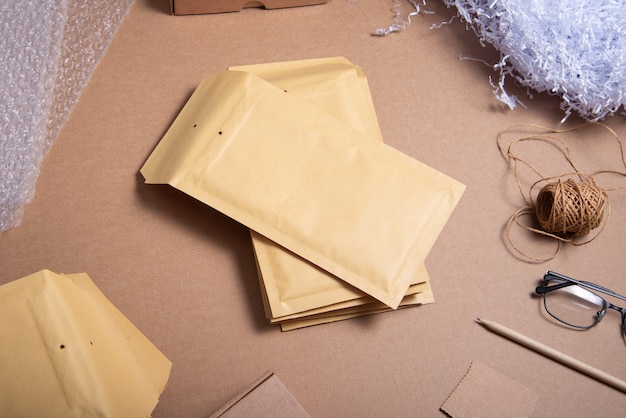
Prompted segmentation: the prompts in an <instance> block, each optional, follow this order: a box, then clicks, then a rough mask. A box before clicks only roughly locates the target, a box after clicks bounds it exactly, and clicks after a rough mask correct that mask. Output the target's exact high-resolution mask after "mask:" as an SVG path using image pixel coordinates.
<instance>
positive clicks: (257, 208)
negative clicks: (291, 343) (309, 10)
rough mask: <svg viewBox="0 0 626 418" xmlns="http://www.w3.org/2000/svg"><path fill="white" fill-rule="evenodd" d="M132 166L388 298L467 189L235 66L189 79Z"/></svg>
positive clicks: (393, 300)
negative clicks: (158, 133)
mask: <svg viewBox="0 0 626 418" xmlns="http://www.w3.org/2000/svg"><path fill="white" fill-rule="evenodd" d="M141 173H142V175H143V176H144V178H145V180H146V182H147V183H164V184H170V185H172V186H173V187H175V188H177V189H179V190H181V191H183V192H185V193H187V194H189V195H190V196H193V197H195V198H196V199H198V200H200V201H202V202H204V203H206V204H207V205H209V206H211V207H213V208H215V209H217V210H219V211H221V212H223V213H225V214H226V215H228V216H230V217H232V218H233V219H235V220H237V221H238V222H241V223H242V224H244V225H246V226H248V227H249V228H250V229H252V230H254V231H256V232H258V233H260V234H262V235H264V236H266V237H267V238H269V239H271V240H272V241H274V242H276V243H278V244H279V245H281V246H283V247H285V248H287V249H288V250H290V251H292V252H294V253H296V254H298V255H299V256H301V257H303V258H304V259H306V260H308V261H310V262H312V263H313V264H316V265H317V266H319V267H321V268H322V269H324V270H326V271H328V272H330V273H331V274H334V275H335V276H337V277H339V278H340V279H342V280H344V281H346V282H347V283H349V284H350V285H352V286H354V287H356V288H358V289H360V290H362V291H363V292H365V293H367V294H369V295H371V296H372V297H374V298H376V299H378V300H379V301H381V302H383V303H385V304H386V305H388V306H390V307H392V308H397V306H398V305H399V303H400V301H401V299H402V298H403V297H404V295H405V293H406V290H407V289H408V287H409V284H410V282H411V280H412V278H413V277H414V276H415V274H416V271H417V270H418V269H419V268H420V266H421V264H423V262H424V260H425V258H426V255H427V254H428V252H429V250H430V248H431V247H432V245H433V244H434V242H435V240H436V238H437V236H438V235H439V233H440V231H441V229H442V228H443V227H444V225H445V223H446V222H447V220H448V218H449V216H450V215H451V213H452V211H453V209H454V207H455V206H456V204H457V203H458V200H459V199H460V197H461V195H462V193H463V191H464V188H465V187H464V186H463V185H462V184H461V183H459V182H457V181H456V180H454V179H452V178H450V177H448V176H446V175H444V174H443V173H441V172H438V171H436V170H434V169H432V168H431V167H428V166H427V165H425V164H422V163H420V162H418V161H416V160H414V159H412V158H410V157H408V156H406V155H404V154H402V153H400V152H398V151H397V150H394V149H393V148H391V147H389V146H387V145H385V144H382V143H379V142H377V141H374V140H371V139H370V138H367V136H366V134H364V133H363V132H361V131H359V130H356V129H354V128H353V127H351V126H350V125H347V124H344V123H341V122H340V121H338V120H337V119H335V118H333V117H331V116H329V115H327V114H325V113H324V112H322V111H319V110H317V109H316V108H315V107H312V106H309V105H307V104H306V103H305V102H303V101H301V100H299V99H298V98H296V97H293V96H291V95H289V94H288V93H286V92H285V91H283V90H281V89H279V88H278V87H276V86H274V85H272V84H270V83H268V82H267V81H265V80H263V79H261V78H259V77H257V76H255V75H252V74H250V73H248V72H239V71H222V72H219V73H217V74H215V75H213V76H211V77H208V78H207V79H205V80H204V81H203V82H202V83H201V84H200V85H199V86H198V88H197V89H196V91H195V92H194V94H193V95H192V97H191V98H190V99H189V101H188V102H187V104H186V105H185V106H184V108H183V109H182V111H181V112H180V114H179V115H178V117H177V118H176V120H175V121H174V123H173V124H172V126H171V127H170V129H169V130H168V131H167V133H166V134H165V136H164V137H163V138H162V140H161V141H160V143H159V144H158V145H157V147H156V148H155V150H154V151H153V153H152V154H151V155H150V157H149V158H148V160H147V161H146V163H145V164H144V166H143V167H142V169H141Z"/></svg>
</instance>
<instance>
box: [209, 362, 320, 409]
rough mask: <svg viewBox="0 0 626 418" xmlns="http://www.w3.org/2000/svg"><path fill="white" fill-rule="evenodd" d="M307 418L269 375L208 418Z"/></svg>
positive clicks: (292, 397) (276, 378) (279, 384)
mask: <svg viewBox="0 0 626 418" xmlns="http://www.w3.org/2000/svg"><path fill="white" fill-rule="evenodd" d="M248 417H255V418H265V417H267V418H281V417H284V418H310V417H311V416H310V415H309V414H308V413H307V412H306V411H305V410H304V408H303V407H302V405H300V403H299V402H298V401H297V400H296V398H294V396H293V395H292V394H291V392H289V390H288V389H287V388H286V387H285V385H284V384H283V383H282V382H281V380H280V379H279V378H278V376H276V375H275V374H274V373H272V372H268V373H266V374H264V375H263V376H262V377H261V378H260V379H259V380H257V381H256V382H254V384H252V385H251V386H250V387H248V388H246V389H245V390H244V391H242V392H241V393H239V394H238V395H237V396H235V397H234V398H233V399H231V400H230V401H229V402H227V403H226V404H225V405H224V406H222V407H221V408H220V409H219V410H218V411H215V412H214V413H213V414H212V415H211V416H210V418H248Z"/></svg>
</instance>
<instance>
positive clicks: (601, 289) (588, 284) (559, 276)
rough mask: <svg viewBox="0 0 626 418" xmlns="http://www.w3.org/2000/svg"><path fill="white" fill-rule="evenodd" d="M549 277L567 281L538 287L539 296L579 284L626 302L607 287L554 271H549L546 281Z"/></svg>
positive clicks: (625, 299)
mask: <svg viewBox="0 0 626 418" xmlns="http://www.w3.org/2000/svg"><path fill="white" fill-rule="evenodd" d="M547 277H552V278H555V279H562V280H566V281H565V282H563V283H559V284H555V285H552V286H537V288H536V289H535V292H536V293H537V294H540V295H542V294H545V293H548V292H551V291H553V290H558V289H562V288H564V287H567V286H571V285H574V284H577V285H579V286H583V287H587V288H589V289H593V290H596V291H598V292H601V293H604V294H606V295H610V296H613V297H615V298H617V299H620V300H623V301H626V297H625V296H622V295H620V294H618V293H615V292H614V291H612V290H610V289H607V288H606V287H602V286H600V285H597V284H595V283H591V282H585V281H582V280H574V279H572V278H571V277H567V276H565V275H563V274H560V273H556V272H554V271H548V272H547V273H546V274H545V275H544V279H545V278H547Z"/></svg>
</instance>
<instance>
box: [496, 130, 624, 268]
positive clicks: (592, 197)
mask: <svg viewBox="0 0 626 418" xmlns="http://www.w3.org/2000/svg"><path fill="white" fill-rule="evenodd" d="M592 125H598V126H600V127H602V128H604V129H606V130H608V131H609V132H610V133H611V134H612V136H613V137H614V138H615V139H616V140H617V142H618V144H619V147H620V152H621V157H622V165H623V167H624V168H626V159H625V155H624V147H623V144H622V142H621V140H620V139H619V137H618V136H617V134H616V133H615V132H614V131H613V130H612V129H611V128H609V127H608V126H606V125H604V124H601V123H598V122H595V123H588V124H584V125H579V126H577V127H575V128H572V129H568V130H552V129H549V128H545V127H541V126H537V125H518V126H513V127H510V128H508V129H506V130H504V131H502V132H501V133H500V134H499V135H498V146H499V148H500V151H501V152H502V153H503V154H504V155H505V156H506V158H508V159H509V160H511V161H513V162H514V168H515V176H516V179H517V185H518V188H519V190H520V193H521V194H522V197H523V198H524V200H525V201H526V203H527V206H525V207H522V208H521V209H519V210H518V211H517V212H515V213H514V214H513V215H512V216H511V218H510V219H509V222H508V223H507V226H506V236H507V238H508V241H509V244H510V245H511V247H512V248H513V249H514V250H515V251H516V252H517V253H518V254H520V255H522V256H523V257H524V258H525V259H526V260H529V261H533V262H545V261H549V260H552V259H553V258H554V257H556V255H557V254H558V252H559V251H560V248H561V244H562V243H570V244H572V245H575V246H580V245H584V244H588V243H589V242H591V241H593V240H594V239H596V237H597V236H598V235H599V234H600V233H601V232H602V230H603V229H604V227H605V226H606V222H607V221H608V218H609V215H610V203H609V196H608V193H607V192H608V191H610V190H615V189H603V188H602V187H600V186H598V184H597V183H596V179H595V177H594V176H595V175H597V174H600V173H613V174H619V175H622V176H626V171H616V170H600V171H597V172H595V173H594V174H585V173H582V172H581V171H580V170H579V169H578V168H577V166H576V164H575V163H574V160H573V158H572V156H571V153H570V150H569V147H568V146H567V144H566V143H565V142H564V141H562V140H561V139H559V138H557V137H554V136H550V135H547V134H546V133H548V134H560V133H566V132H570V131H573V130H576V129H579V128H581V127H583V126H592ZM519 126H524V127H533V128H537V129H540V130H542V131H544V133H541V134H536V135H531V136H528V137H524V138H520V139H517V140H515V141H513V142H512V143H511V144H510V145H509V146H508V148H505V147H504V145H503V134H504V133H506V132H508V131H510V130H512V129H514V128H517V127H519ZM530 140H535V141H545V142H548V143H551V144H552V145H556V146H557V147H558V148H560V149H561V151H562V153H563V155H564V156H565V159H566V161H567V163H568V164H569V165H570V166H571V167H572V168H573V171H572V172H569V173H564V174H562V175H559V176H555V177H543V176H542V175H541V173H540V172H539V170H538V169H536V168H535V167H534V166H533V165H532V164H530V163H529V162H528V161H527V160H525V159H523V158H520V157H519V156H518V155H516V154H515V153H514V151H513V148H514V146H515V145H517V144H519V143H520V142H523V141H530ZM520 164H522V165H524V166H526V167H528V168H530V170H531V171H533V172H534V173H535V174H536V175H537V176H538V177H539V178H540V179H539V180H538V181H536V182H535V183H533V184H532V186H531V187H530V189H529V190H528V192H527V193H525V192H524V190H523V188H522V184H521V181H520V172H519V165H520ZM540 185H543V187H542V188H541V189H540V190H539V192H538V193H537V196H536V199H535V200H534V201H533V199H532V195H533V193H534V190H535V189H536V188H538V187H539V186H540ZM618 188H623V187H618ZM528 216H532V217H534V220H535V221H536V223H537V225H538V228H537V227H534V226H530V225H527V224H525V223H523V222H522V221H521V218H523V217H528ZM513 225H517V226H519V227H521V228H523V229H525V230H528V231H530V232H533V233H536V234H540V235H543V236H547V237H550V238H553V239H555V240H556V243H557V245H556V249H555V251H554V253H553V254H552V255H550V256H548V257H545V258H535V257H531V256H530V255H528V254H527V253H526V252H524V251H522V250H521V249H520V248H519V247H518V246H517V245H516V244H515V243H514V242H513V239H512V238H511V227H512V226H513ZM596 228H599V229H598V231H597V232H596V233H595V234H593V235H592V236H591V237H590V238H588V239H586V240H584V239H583V240H580V237H583V236H586V235H589V234H590V232H591V231H593V230H594V229H596Z"/></svg>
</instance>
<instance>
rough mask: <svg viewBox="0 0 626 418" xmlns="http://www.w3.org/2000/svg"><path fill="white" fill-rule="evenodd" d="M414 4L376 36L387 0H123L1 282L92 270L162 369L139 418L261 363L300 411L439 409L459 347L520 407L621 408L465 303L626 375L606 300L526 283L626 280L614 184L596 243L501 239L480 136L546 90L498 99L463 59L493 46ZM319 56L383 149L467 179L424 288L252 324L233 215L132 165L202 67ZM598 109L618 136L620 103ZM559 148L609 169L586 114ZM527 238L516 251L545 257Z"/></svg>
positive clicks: (202, 409) (511, 188)
mask: <svg viewBox="0 0 626 418" xmlns="http://www.w3.org/2000/svg"><path fill="white" fill-rule="evenodd" d="M430 3H432V4H431V6H430V8H431V9H432V10H433V11H434V12H435V14H434V15H430V14H429V15H422V16H417V17H415V18H413V20H412V21H413V23H412V24H411V25H410V26H409V27H407V29H406V30H404V31H402V32H400V33H393V34H391V35H389V36H387V37H384V38H379V37H374V36H371V33H372V32H373V31H374V30H375V29H376V28H378V27H386V26H388V25H389V24H390V22H391V20H392V19H393V12H392V11H391V7H392V6H393V5H392V4H391V3H390V2H386V1H379V0H376V1H374V0H359V1H356V2H348V1H343V0H333V1H332V2H330V3H327V4H324V5H320V6H310V7H303V8H290V9H281V10H271V11H268V10H262V9H255V8H252V9H245V10H243V11H242V12H239V13H231V14H219V15H203V16H186V17H174V16H171V15H169V14H168V8H169V4H168V2H167V1H156V0H137V1H136V3H135V4H134V5H133V8H132V10H131V11H130V13H129V14H128V15H127V16H126V18H125V19H124V21H123V23H122V25H121V27H120V29H119V30H118V32H117V34H116V36H115V37H114V39H113V42H112V44H111V45H110V47H109V49H108V50H107V52H106V55H105V56H104V58H103V60H102V61H101V62H100V64H99V66H98V68H97V69H96V70H95V72H94V74H93V75H92V77H91V79H90V81H89V83H88V85H87V87H86V89H85V90H84V92H83V94H82V96H81V97H80V100H79V101H78V104H77V105H76V107H75V108H74V109H73V111H72V113H71V115H70V118H69V120H68V122H67V123H66V125H65V126H64V128H63V130H62V132H61V134H60V136H59V137H58V138H57V140H56V141H55V142H54V144H53V146H52V149H51V151H50V153H49V154H48V156H47V157H46V159H45V160H44V163H43V166H42V169H41V173H40V177H39V180H38V182H37V187H36V195H35V198H34V200H33V202H32V203H31V204H29V205H27V207H26V209H25V215H24V218H23V220H22V225H21V226H20V227H18V228H14V229H12V230H9V231H8V232H6V233H3V234H2V235H0V281H1V282H2V283H5V282H8V281H11V280H15V279H18V278H20V277H24V276H26V275H28V274H30V273H33V272H35V271H38V270H41V269H44V268H47V269H50V270H53V271H57V272H65V273H75V272H86V273H88V274H89V276H90V277H91V278H92V280H93V281H94V282H95V283H96V285H97V286H98V287H99V288H100V289H101V290H102V292H103V293H104V294H106V295H107V297H108V298H109V299H110V300H111V302H112V303H113V304H114V305H115V306H116V307H117V308H118V309H119V310H120V311H121V312H123V313H124V315H125V316H126V317H127V318H128V319H129V320H130V321H131V322H133V324H134V325H135V326H136V327H137V328H139V329H141V330H142V332H143V333H144V334H145V335H146V337H148V338H149V339H150V341H152V342H153V343H154V345H155V346H157V347H158V348H159V349H160V350H161V351H162V352H163V354H165V355H166V356H167V357H168V358H169V359H170V360H171V361H172V363H173V367H172V373H171V375H170V379H169V382H168V387H167V389H166V390H165V392H164V393H163V394H162V395H161V397H160V401H159V404H158V406H157V408H156V410H155V411H154V416H155V417H179V416H185V417H205V416H208V415H210V414H211V413H212V412H213V411H215V410H217V409H218V408H219V407H220V406H221V405H223V404H224V403H225V402H227V401H228V400H229V399H231V398H232V397H233V396H235V395H236V394H237V393H239V392H240V391H241V389H242V388H245V387H247V386H248V385H249V382H251V381H253V380H254V379H256V378H257V377H258V376H259V375H261V374H262V373H263V372H264V371H266V370H273V371H275V372H276V374H277V375H279V376H280V378H281V381H282V382H283V383H284V385H285V386H286V387H287V388H289V391H290V392H291V393H292V394H293V396H294V397H295V398H296V399H297V400H298V401H299V402H300V403H301V404H302V406H303V407H304V408H305V409H306V411H307V412H309V413H310V414H311V415H312V416H314V417H337V416H342V417H387V416H393V417H414V416H425V417H441V416H443V415H442V412H441V411H440V410H439V408H440V406H441V404H442V403H443V402H444V401H445V399H446V398H447V397H448V395H449V394H450V393H451V392H452V391H453V390H454V387H455V386H456V384H457V383H458V382H459V381H460V380H461V379H462V377H463V376H464V374H465V373H466V371H467V368H468V366H469V365H470V364H471V363H472V362H473V361H475V360H478V361H481V362H482V363H484V364H486V365H487V366H489V367H491V368H493V369H495V370H497V371H498V372H499V373H502V374H503V375H505V376H508V377H510V378H512V379H514V380H515V381H516V382H518V383H519V384H521V385H523V386H525V387H527V388H528V389H530V390H532V391H533V392H535V393H537V394H538V395H539V399H538V402H537V405H536V407H535V409H534V412H533V416H537V417H544V416H550V417H560V416H591V415H594V416H611V415H613V416H618V415H620V413H622V412H623V410H624V408H626V397H625V396H624V395H623V394H622V393H620V392H618V391H616V390H613V389H611V388H609V387H606V386H604V385H602V384H601V383H598V382H596V381H594V380H592V379H589V378H588V377H586V376H583V375H582V374H580V373H577V372H575V371H573V370H570V369H567V368H565V367H563V366H562V365H560V364H557V363H555V362H553V361H551V360H548V359H546V358H544V357H541V356H540V355H537V354H535V353H533V352H530V351H529V350H527V349H525V348H523V347H520V346H518V345H516V344H514V343H511V342H509V341H507V340H505V339H503V338H501V337H499V336H497V335H495V334H492V333H490V332H488V331H486V330H485V329H483V328H482V327H480V326H478V325H476V324H475V323H474V318H475V317H477V316H481V317H485V318H489V319H492V320H495V321H498V322H500V323H502V324H504V325H506V326H508V327H510V328H513V329H515V330H516V331H519V332H521V333H523V334H525V335H527V336H529V337H532V338H534V339H537V340H539V341H541V342H543V343H545V344H548V345H550V346H552V347H554V348H556V349H558V350H561V351H563V352H565V353H567V354H569V355H572V356H575V357H577V358H578V359H580V360H582V361H585V362H587V363H589V364H591V365H593V366H595V367H597V368H599V369H601V370H604V371H607V372H610V373H611V374H614V375H616V376H618V377H620V378H622V379H626V362H624V361H623V360H624V356H625V355H626V347H625V346H624V343H623V341H622V340H621V337H620V335H619V323H620V322H619V315H617V314H615V313H614V312H608V313H607V315H606V318H605V319H604V320H603V321H602V323H601V324H600V325H599V326H598V327H596V328H595V329H592V330H590V331H586V332H577V331H572V330H569V329H565V328H563V327H561V326H559V325H556V324H554V323H553V322H551V320H550V319H549V318H548V317H547V315H546V314H544V312H543V309H542V306H541V303H540V301H539V300H538V299H535V298H534V297H532V291H533V289H534V288H535V286H536V285H537V282H538V280H539V279H540V278H541V277H542V275H543V273H544V271H545V270H547V269H552V270H555V271H558V272H561V273H564V274H568V275H570V276H573V277H576V278H580V279H583V280H590V281H595V282H597V283H599V284H601V285H603V286H606V287H609V288H611V289H613V290H615V291H617V292H620V293H622V294H624V293H626V280H625V279H624V272H625V271H626V258H625V257H624V256H623V254H624V252H623V248H624V244H625V243H626V242H625V238H624V237H626V192H624V191H622V192H619V191H617V192H612V193H611V194H610V197H611V217H610V219H609V223H608V225H607V227H606V229H605V230H604V232H603V233H602V234H601V235H600V236H599V237H598V238H597V239H596V240H595V241H593V242H592V243H591V244H589V245H586V246H582V247H576V248H575V247H571V246H567V247H565V248H564V249H563V250H562V251H561V253H560V254H559V255H558V257H557V258H556V259H554V260H553V261H551V262H548V263H544V264H530V263H527V262H524V261H521V260H520V259H519V258H517V257H515V256H514V255H512V254H511V252H510V251H509V250H508V249H507V247H506V245H505V242H506V240H505V238H504V232H503V231H504V225H505V224H506V222H507V220H508V218H509V216H510V215H511V214H512V213H513V212H514V211H516V210H517V209H518V208H519V207H521V206H522V205H523V201H522V199H521V196H520V194H519V191H518V189H517V185H516V183H515V179H514V177H513V173H512V170H511V167H510V166H509V165H508V164H507V163H506V162H505V161H504V159H503V157H502V156H501V154H500V152H499V150H498V148H497V146H496V136H497V134H498V132H499V131H501V130H503V129H505V128H507V127H508V126H510V125H514V124H520V123H533V124H541V125H547V126H550V127H557V126H558V123H559V121H560V120H561V118H562V116H563V114H562V112H561V110H560V109H559V100H558V99H557V98H554V97H549V96H548V95H543V94H536V95H535V96H534V99H532V100H531V99H528V98H527V97H526V94H525V91H521V90H520V91H517V90H515V88H514V87H511V89H512V92H514V93H515V94H517V95H518V96H519V97H520V98H521V99H522V100H523V101H524V103H525V104H526V106H527V109H524V108H521V107H519V108H517V109H515V110H513V111H510V110H508V108H506V107H505V106H504V105H503V104H501V103H500V102H498V101H496V100H495V99H494V96H493V94H492V92H491V90H492V89H491V87H490V86H489V76H490V75H491V76H495V74H493V72H492V71H491V69H490V68H489V67H488V66H486V65H484V64H482V63H480V62H478V61H467V60H459V55H463V56H470V57H474V58H479V59H483V60H486V61H488V62H496V61H497V59H498V56H497V54H496V53H495V52H494V51H493V50H491V49H490V48H483V47H481V46H480V44H479V43H478V41H477V40H476V39H475V37H474V35H473V33H472V32H470V31H467V30H466V29H465V26H464V25H463V24H462V23H459V22H458V21H457V22H456V23H454V24H451V25H445V26H443V27H442V28H440V29H435V30H432V29H429V28H430V26H431V25H432V24H433V23H439V22H441V21H448V20H449V18H450V17H451V14H452V12H451V11H450V10H447V9H446V8H445V7H444V6H442V5H441V4H440V2H434V1H433V2H430ZM330 56H345V57H346V58H347V59H349V60H350V61H351V62H353V63H355V64H357V65H359V66H361V68H362V69H363V72H364V73H365V75H366V76H367V78H368V82H369V85H370V89H371V93H372V98H373V102H374V106H375V108H376V112H377V116H378V119H379V124H380V128H381V132H382V134H383V139H384V141H385V143H387V144H388V145H390V146H392V147H394V148H396V149H397V150H399V151H401V152H403V153H405V154H407V155H409V156H411V157H413V158H415V159H417V160H419V161H422V162H424V163H425V164H428V165H430V166H431V167H433V168H435V169H437V170H440V171H442V172H444V173H446V174H447V175H449V176H451V177H453V178H455V179H458V180H459V181H460V182H462V183H464V184H466V185H467V190H466V192H465V194H464V196H463V199H462V200H461V202H460V203H459V205H458V206H457V208H456V210H455V212H454V214H453V215H452V217H451V218H450V221H449V222H448V223H447V225H446V227H445V228H444V230H443V232H442V234H441V235H440V237H439V239H438V240H437V242H436V243H435V245H434V247H433V249H432V251H431V252H430V254H429V256H428V258H427V259H426V267H427V268H428V272H429V275H430V283H431V286H432V288H433V292H434V294H435V295H436V302H435V303H433V304H429V305H425V306H421V307H417V308H413V309H406V310H400V311H397V312H391V313H384V314H380V315H374V316H370V317H365V318H358V319H351V320H347V321H340V322H337V323H333V324H327V325H321V326H315V327H310V328H305V329H301V330H296V331H292V332H287V333H284V332H281V331H280V330H278V329H277V328H276V327H275V326H272V325H269V324H267V322H266V320H265V317H264V312H263V303H262V299H261V295H260V289H259V282H258V279H257V274H256V267H255V262H254V255H253V252H252V247H251V244H250V236H249V232H248V230H247V229H246V228H245V227H243V226H242V225H240V224H237V223H236V222H233V221H232V220H230V219H229V218H227V217H226V216H223V215H221V214H219V213H218V212H216V211H214V210H212V209H210V208H208V207H206V205H204V204H201V203H199V202H196V201H194V200H193V199H191V198H188V197H187V196H185V195H184V194H183V193H180V192H177V191H175V190H173V189H172V188H169V187H167V186H163V187H146V185H144V184H143V179H142V178H141V176H139V175H138V170H139V168H140V167H141V166H142V164H143V163H144V161H145V159H146V158H147V157H148V155H149V154H150V153H151V151H152V150H153V148H154V147H155V146H156V144H157V143H158V141H159V139H160V138H161V137H162V135H163V134H164V133H165V131H166V130H167V128H168V127H169V126H170V124H171V123H172V121H173V120H174V119H175V117H176V115H177V114H178V112H179V111H180V109H181V108H182V106H183V104H184V103H185V102H186V100H187V99H188V97H189V95H190V94H191V93H192V92H193V90H194V89H195V87H196V86H197V85H198V83H199V82H200V81H201V80H202V79H203V78H205V77H207V76H208V75H210V74H213V73H215V72H217V71H220V70H224V69H226V68H228V67H232V66H236V65H248V64H259V63H266V62H277V61H288V60H296V59H308V58H321V57H330ZM578 122H579V120H577V119H576V118H573V117H572V118H570V120H569V121H568V122H567V124H566V126H568V127H569V126H574V125H575V124H577V123H578ZM606 122H607V123H608V124H609V125H610V126H611V127H612V128H614V129H615V130H616V132H617V133H618V134H619V135H620V136H621V137H622V138H626V119H625V118H624V117H623V116H622V117H615V118H611V119H609V120H607V121H606ZM570 146H571V148H572V152H573V153H574V158H576V159H577V161H578V162H579V164H580V166H581V168H583V169H586V170H588V171H593V170H595V169H599V168H606V166H607V165H612V167H615V164H617V163H618V156H619V154H618V152H617V150H616V148H615V143H614V139H612V138H609V137H607V135H606V134H605V133H603V132H602V131H600V130H594V129H586V130H585V131H584V132H581V133H578V134H576V135H574V138H573V139H572V141H571V142H570ZM529 153H530V157H532V158H533V161H534V162H536V163H540V164H547V165H551V166H554V165H555V164H560V163H561V162H562V158H561V155H559V154H558V153H552V152H534V151H533V150H532V149H531V150H530V151H529ZM523 238H524V236H522V239H523ZM533 242H534V243H538V242H539V241H537V240H534V241H533ZM544 244H545V246H541V247H540V246H535V247H533V248H534V249H535V250H537V251H539V250H544V251H550V250H551V247H549V246H548V245H549V243H544ZM120 278H124V279H123V280H120Z"/></svg>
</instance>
